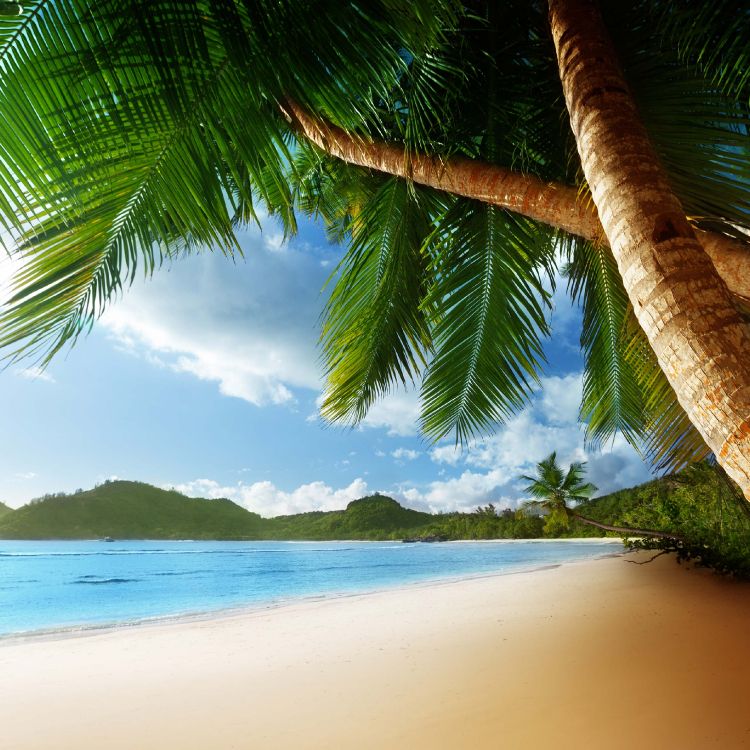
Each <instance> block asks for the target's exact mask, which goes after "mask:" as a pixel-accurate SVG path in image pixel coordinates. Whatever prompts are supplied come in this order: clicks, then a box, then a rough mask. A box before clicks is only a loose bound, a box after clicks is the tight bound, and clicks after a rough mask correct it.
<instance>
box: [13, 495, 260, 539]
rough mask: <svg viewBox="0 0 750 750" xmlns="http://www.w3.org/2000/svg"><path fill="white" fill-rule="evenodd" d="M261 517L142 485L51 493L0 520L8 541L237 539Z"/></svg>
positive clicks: (224, 502)
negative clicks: (104, 538) (109, 537)
mask: <svg viewBox="0 0 750 750" xmlns="http://www.w3.org/2000/svg"><path fill="white" fill-rule="evenodd" d="M261 523H262V519H261V517H260V516H259V515H257V514H256V513H249V512H248V511H246V510H245V509H244V508H241V507H240V506H239V505H236V504H235V503H233V502H231V501H230V500H197V499H188V498H186V497H185V496H184V495H181V494H180V493H178V492H170V491H167V490H161V489H158V488H156V487H151V486H150V485H148V484H142V483H140V482H120V481H118V482H107V483H105V484H103V485H100V486H99V487H96V488H95V489H93V490H89V491H87V492H83V491H79V492H76V493H75V494H73V495H65V494H58V495H47V496H45V497H43V498H40V499H38V500H34V501H32V502H31V503H29V504H28V505H25V506H23V507H21V508H19V509H18V510H15V511H13V512H12V513H10V514H7V515H5V516H3V517H2V519H0V537H2V538H5V539H96V538H102V537H106V536H111V537H115V538H118V539H143V538H152V539H239V538H247V537H249V536H253V535H254V530H255V529H256V528H258V527H259V526H260V524H261Z"/></svg>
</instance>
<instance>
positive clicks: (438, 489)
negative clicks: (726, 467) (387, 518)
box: [399, 373, 651, 512]
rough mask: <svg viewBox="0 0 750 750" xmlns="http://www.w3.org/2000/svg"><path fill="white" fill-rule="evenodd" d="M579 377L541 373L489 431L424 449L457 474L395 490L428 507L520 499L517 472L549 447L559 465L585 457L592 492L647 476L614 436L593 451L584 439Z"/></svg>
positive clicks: (508, 503)
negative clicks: (517, 407)
mask: <svg viewBox="0 0 750 750" xmlns="http://www.w3.org/2000/svg"><path fill="white" fill-rule="evenodd" d="M581 384H582V380H581V374H580V373H574V374H570V375H566V376H562V377H559V376H555V377H548V378H544V379H543V380H542V388H541V389H540V390H539V391H538V393H537V394H536V396H535V397H534V399H533V400H532V403H531V405H530V406H529V407H528V408H526V409H524V410H523V411H522V412H521V413H519V414H518V415H516V416H515V417H514V418H513V419H511V420H509V421H508V422H507V423H506V424H505V425H504V426H503V427H502V428H501V429H499V430H498V431H497V432H496V433H495V434H494V435H492V436H491V437H488V438H486V439H484V440H480V441H477V442H475V443H473V444H471V445H469V446H467V447H465V448H464V449H463V450H461V449H460V448H459V449H456V448H455V447H454V446H453V445H452V444H450V445H448V444H446V445H441V446H438V447H436V448H434V449H433V450H432V451H431V452H430V457H431V458H432V460H433V461H434V462H436V463H438V464H442V465H445V466H449V467H455V468H456V469H460V470H461V473H460V474H458V475H456V476H453V477H449V478H447V479H440V480H437V481H433V482H430V483H428V484H427V485H423V486H411V487H404V488H402V489H401V491H400V493H399V494H400V497H402V498H403V499H404V500H405V501H407V502H409V503H411V504H412V505H417V504H418V505H419V506H420V507H424V508H426V509H429V510H431V511H433V512H434V511H448V510H470V509H472V508H474V507H476V506H477V505H481V504H484V503H487V502H493V503H495V505H498V506H499V507H510V508H515V507H518V505H519V504H520V503H521V502H523V501H524V500H526V499H527V498H526V496H525V495H524V493H523V484H524V483H523V482H522V481H519V476H520V475H521V474H531V473H533V471H534V466H535V464H536V463H537V462H539V461H540V460H541V459H543V458H545V457H546V456H548V455H549V454H550V453H552V451H556V452H557V456H558V461H559V462H560V463H561V464H562V465H567V464H569V463H571V462H573V461H586V462H587V476H588V478H589V479H590V481H592V482H593V483H594V484H596V485H597V486H598V488H599V493H598V494H606V493H608V492H612V491H614V490H617V489H620V488H621V487H626V486H632V485H634V484H639V483H641V482H646V481H648V480H649V479H650V478H651V476H650V474H649V471H648V468H647V467H646V466H645V465H644V463H643V461H642V460H641V458H640V457H639V456H638V454H637V453H636V451H635V450H634V449H633V448H632V447H631V446H630V445H629V444H628V443H627V442H626V441H625V440H624V438H622V437H621V436H618V437H617V438H615V440H614V441H613V442H612V443H611V444H610V445H608V446H606V448H605V450H603V451H602V452H601V453H597V452H594V451H591V450H588V449H587V448H586V447H585V446H584V430H583V426H581V425H579V424H578V419H577V417H578V405H579V403H580V398H581V387H582V385H581Z"/></svg>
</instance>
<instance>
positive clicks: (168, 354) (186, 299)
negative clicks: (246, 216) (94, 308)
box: [102, 225, 327, 406]
mask: <svg viewBox="0 0 750 750" xmlns="http://www.w3.org/2000/svg"><path fill="white" fill-rule="evenodd" d="M241 242H242V244H243V249H244V251H245V255H246V259H247V260H241V259H238V260H237V261H236V262H235V263H231V262H229V261H227V260H226V259H225V258H224V257H223V256H221V255H219V254H209V253H207V254H203V255H200V256H195V257H189V258H186V259H184V260H181V261H179V262H175V263H174V264H173V265H172V267H171V268H170V269H169V271H168V272H164V271H161V272H157V273H156V274H155V276H154V278H153V279H152V280H150V281H148V282H139V283H137V284H136V285H134V286H133V287H132V288H131V289H130V290H128V291H126V293H125V294H124V295H123V299H121V300H119V301H118V302H117V303H116V304H113V305H112V306H110V307H109V308H108V310H107V311H106V313H105V315H104V316H103V318H102V323H103V325H104V326H105V327H106V329H107V330H108V331H109V333H110V335H111V337H112V338H113V339H114V340H115V341H116V343H117V344H119V345H120V346H122V347H125V348H126V349H128V350H129V351H131V352H133V353H134V354H137V355H139V356H143V357H144V358H147V359H149V360H150V361H152V362H154V363H155V364H159V365H160V366H167V367H169V368H171V369H173V370H175V371H177V372H183V373H190V374H191V375H194V376H196V377H198V378H200V379H202V380H207V381H211V382H216V383H217V384H218V386H219V390H220V391H221V393H223V394H225V395H227V396H234V397H237V398H241V399H244V400H245V401H248V402H250V403H252V404H255V405H259V406H260V405H265V404H282V403H293V402H294V395H293V392H292V391H293V389H295V388H310V389H315V390H317V389H319V388H320V384H321V377H320V372H319V368H318V365H317V361H318V352H317V351H316V341H317V338H318V328H317V321H318V317H319V314H320V310H321V306H322V303H323V302H322V298H321V296H320V289H321V288H322V286H323V284H324V282H325V280H326V278H327V273H326V271H325V270H323V269H321V267H320V262H319V261H320V257H319V254H318V255H316V254H315V253H314V252H302V251H300V250H299V249H294V247H293V246H284V251H283V252H279V248H281V235H280V234H279V233H276V232H274V231H273V226H272V225H271V230H270V231H267V232H266V233H265V234H264V235H261V234H260V233H259V232H257V231H248V232H246V233H244V234H243V235H242V237H241Z"/></svg>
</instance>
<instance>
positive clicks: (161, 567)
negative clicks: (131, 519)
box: [0, 540, 621, 638]
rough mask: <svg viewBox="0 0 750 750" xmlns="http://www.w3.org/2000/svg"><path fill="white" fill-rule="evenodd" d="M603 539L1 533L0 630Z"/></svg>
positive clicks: (199, 609) (455, 575)
mask: <svg viewBox="0 0 750 750" xmlns="http://www.w3.org/2000/svg"><path fill="white" fill-rule="evenodd" d="M620 550H621V548H620V547H619V545H618V544H616V543H612V541H609V542H604V541H598V540H592V541H588V540H587V541H530V540H524V541H498V542H441V543H424V542H420V543H412V544H409V543H402V542H205V541H103V540H102V541H4V540H0V638H7V637H18V636H27V635H31V634H34V635H36V634H45V633H65V632H77V631H85V630H88V629H97V628H104V627H112V626H134V625H139V624H143V623H147V622H152V621H159V620H163V619H171V618H181V617H190V616H200V615H205V614H209V613H214V612H219V611H222V610H238V609H245V608H262V607H270V606H277V605H280V604H284V603H288V602H292V601H298V600H301V599H305V598H320V597H335V596H346V595H352V594H359V593H364V592H370V591H377V590H382V589H387V588H394V587H401V586H406V585H412V584H417V583H424V582H429V581H444V580H452V579H460V578H469V577H475V576H483V575H490V574H503V573H512V572H517V571H522V570H534V569H539V568H546V567H549V566H555V565H559V564H562V563H566V562H571V561H576V560H585V559H590V558H595V557H600V556H606V555H611V554H613V553H617V552H618V551H620Z"/></svg>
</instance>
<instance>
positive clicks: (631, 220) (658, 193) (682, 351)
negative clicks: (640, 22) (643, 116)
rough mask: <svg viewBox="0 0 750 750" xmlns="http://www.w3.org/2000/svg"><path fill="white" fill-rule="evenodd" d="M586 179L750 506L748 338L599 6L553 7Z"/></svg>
mask: <svg viewBox="0 0 750 750" xmlns="http://www.w3.org/2000/svg"><path fill="white" fill-rule="evenodd" d="M549 15H550V27H551V30H552V36H553V40H554V43H555V49H556V51H557V58H558V64H559V70H560V79H561V81H562V85H563V91H564V94H565V101H566V105H567V108H568V112H569V114H570V122H571V127H572V129H573V133H574V135H575V139H576V143H577V146H578V152H579V155H580V157H581V163H582V166H583V171H584V174H585V176H586V180H587V182H588V184H589V186H590V188H591V193H592V197H593V199H594V203H595V204H596V207H597V210H598V215H599V217H600V219H601V222H602V226H603V227H604V232H605V234H606V236H607V239H608V241H609V246H610V248H611V249H612V252H613V254H614V257H615V260H616V261H617V266H618V268H619V271H620V275H621V276H622V279H623V283H624V286H625V289H626V290H627V293H628V296H629V297H630V300H631V302H632V304H633V308H634V311H635V314H636V317H637V318H638V322H639V323H640V325H641V327H642V328H643V330H644V332H645V333H646V336H647V337H648V340H649V343H650V344H651V347H652V348H653V350H654V352H655V354H656V357H657V359H658V361H659V365H660V366H661V368H662V370H663V371H664V373H665V375H666V376H667V379H668V380H669V382H670V384H671V385H672V387H673V388H674V391H675V393H676V394H677V398H678V400H679V402H680V404H681V405H682V407H683V409H685V411H686V412H687V414H688V416H689V418H690V420H691V421H692V423H693V424H694V425H695V426H696V428H697V429H698V430H699V432H700V433H701V435H702V436H703V438H704V440H705V441H706V443H707V444H708V446H709V447H710V448H711V450H712V451H714V453H715V454H716V456H717V458H718V460H719V462H720V463H721V465H722V466H723V467H724V469H725V470H726V472H727V473H728V474H729V475H730V476H731V477H732V479H734V480H735V481H736V482H737V483H738V484H739V485H740V487H741V488H742V491H743V492H744V494H745V497H746V498H747V499H750V377H748V365H749V364H750V331H749V330H748V328H747V327H746V325H745V324H744V323H743V322H742V320H741V318H740V317H739V315H738V313H737V311H736V309H735V307H734V305H733V304H732V300H731V297H730V295H729V292H728V290H727V286H726V284H725V283H724V282H723V281H722V280H721V278H720V277H719V275H718V273H717V272H716V269H715V267H714V265H713V264H712V262H711V260H710V258H709V256H708V255H707V253H706V252H705V251H704V249H703V247H702V245H701V243H700V242H699V241H698V239H697V237H696V235H695V232H694V231H693V229H692V227H691V225H690V223H689V222H688V220H687V218H686V217H685V212H684V210H683V208H682V206H681V205H680V202H679V200H678V199H677V197H676V196H675V195H674V193H673V192H672V190H671V188H670V186H669V183H668V181H667V177H666V174H665V173H664V171H663V169H662V167H661V165H660V163H659V159H658V157H657V155H656V152H655V151H654V149H653V147H652V145H651V143H650V140H649V138H648V134H647V133H646V131H645V129H644V128H643V126H642V124H641V122H640V119H639V117H638V113H637V111H636V108H635V105H634V103H633V99H632V96H631V95H630V92H629V90H628V86H627V83H626V82H625V79H624V77H623V75H622V73H621V71H620V68H619V65H618V62H617V59H616V56H615V53H614V49H613V46H612V43H611V41H610V39H609V36H608V34H607V31H606V29H605V27H604V23H603V21H602V18H601V14H600V13H599V9H598V7H597V5H596V3H595V2H594V0H550V2H549Z"/></svg>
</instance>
